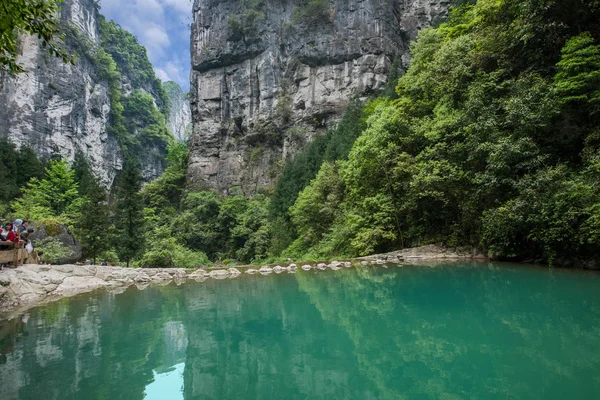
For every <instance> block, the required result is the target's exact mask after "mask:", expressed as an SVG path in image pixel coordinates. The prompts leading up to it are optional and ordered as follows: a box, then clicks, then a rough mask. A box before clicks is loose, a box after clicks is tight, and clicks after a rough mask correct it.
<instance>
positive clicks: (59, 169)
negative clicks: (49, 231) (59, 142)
mask: <svg viewBox="0 0 600 400" xmlns="http://www.w3.org/2000/svg"><path fill="white" fill-rule="evenodd" d="M22 193H23V195H22V197H21V198H19V199H17V200H16V201H15V202H13V209H14V211H15V213H16V214H17V215H20V216H21V217H22V218H27V219H30V220H34V221H40V220H43V219H47V218H58V219H59V220H60V221H61V222H63V223H65V224H68V223H70V222H72V220H73V217H74V214H76V213H77V210H78V207H79V206H80V205H81V198H79V193H78V183H77V182H76V181H75V172H74V171H73V170H72V169H71V168H70V167H69V165H68V164H67V162H66V161H65V160H51V161H50V163H49V164H48V167H47V168H46V170H45V177H44V178H43V179H41V180H39V179H37V178H32V179H31V180H30V181H29V182H28V183H27V186H26V187H25V188H24V189H23V190H22Z"/></svg>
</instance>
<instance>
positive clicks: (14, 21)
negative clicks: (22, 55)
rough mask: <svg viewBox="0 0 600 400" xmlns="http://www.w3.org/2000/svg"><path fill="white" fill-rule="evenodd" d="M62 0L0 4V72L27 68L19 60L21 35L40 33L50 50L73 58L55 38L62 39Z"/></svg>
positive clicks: (5, 1) (5, 0)
mask: <svg viewBox="0 0 600 400" xmlns="http://www.w3.org/2000/svg"><path fill="white" fill-rule="evenodd" d="M60 3H61V1H60V0H3V1H2V6H1V7H0V74H1V73H9V74H11V75H14V74H18V73H21V72H24V71H25V70H24V69H23V67H22V66H21V65H19V63H18V62H17V56H18V54H19V36H20V35H22V34H29V35H37V36H38V38H39V39H40V41H41V44H42V47H44V48H45V49H46V51H47V52H48V53H50V54H51V55H53V56H56V57H58V58H62V60H63V61H64V62H65V63H67V62H73V57H72V56H71V55H70V54H69V53H68V52H67V50H66V49H65V48H64V47H62V45H61V44H60V42H59V41H58V40H56V39H61V38H62V35H61V34H60V32H61V30H60V25H59V23H60V22H59V20H58V18H57V17H56V16H57V13H58V12H59V9H60Z"/></svg>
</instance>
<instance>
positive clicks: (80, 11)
mask: <svg viewBox="0 0 600 400" xmlns="http://www.w3.org/2000/svg"><path fill="white" fill-rule="evenodd" d="M98 16H99V12H98V9H97V8H96V6H95V5H94V1H93V0H64V1H63V3H62V11H61V24H62V25H63V26H68V25H71V26H74V27H76V28H78V30H79V31H80V33H81V35H82V36H83V37H87V39H89V41H90V42H91V44H92V46H94V45H96V46H97V45H98V44H99V42H100V31H99V23H98ZM67 48H68V49H69V50H70V51H71V52H72V53H74V54H77V51H76V49H75V48H71V47H69V45H67ZM18 62H19V63H21V64H22V65H23V66H24V68H25V69H26V70H27V71H28V72H26V73H23V74H20V75H18V76H17V77H15V78H11V77H6V76H5V77H0V81H1V82H0V136H5V137H8V138H9V139H10V140H12V141H13V142H14V143H16V144H17V146H19V147H20V146H24V145H28V146H30V147H32V148H33V149H34V150H35V151H36V152H37V153H38V155H39V156H41V157H46V158H47V157H50V156H52V155H56V154H58V155H60V156H62V157H66V158H67V159H69V160H73V159H74V157H75V154H76V153H77V152H78V151H80V152H82V153H83V154H84V155H86V156H87V158H88V160H89V162H90V165H91V167H92V169H93V170H94V172H95V173H96V175H97V176H98V177H99V178H100V179H101V180H102V182H103V184H104V185H105V186H106V187H110V186H111V185H112V183H113V181H114V178H115V176H116V174H117V173H118V171H119V170H120V169H121V168H122V165H123V155H122V152H121V150H120V148H119V145H118V143H117V141H116V140H115V138H114V137H111V136H110V135H108V134H107V125H108V123H109V115H110V110H111V105H110V98H109V94H108V88H109V84H108V82H106V81H105V80H103V79H101V78H100V77H99V76H98V71H97V68H96V67H95V65H94V63H93V60H91V59H89V58H88V57H85V56H81V55H78V56H77V60H76V63H75V64H74V65H71V64H64V63H63V62H62V60H60V59H57V58H54V57H52V56H49V55H48V54H47V53H46V52H45V51H44V50H43V49H42V48H41V46H40V43H39V40H38V39H37V37H31V36H23V37H22V38H21V55H20V56H19V57H18ZM126 78H127V77H125V78H124V79H126ZM125 89H126V88H124V91H125ZM144 153H145V156H144V157H142V158H143V159H142V160H141V161H142V169H143V174H144V178H145V179H146V180H151V179H153V178H156V177H158V176H160V174H162V171H163V170H164V168H165V161H164V154H160V152H156V151H154V149H148V151H146V152H144Z"/></svg>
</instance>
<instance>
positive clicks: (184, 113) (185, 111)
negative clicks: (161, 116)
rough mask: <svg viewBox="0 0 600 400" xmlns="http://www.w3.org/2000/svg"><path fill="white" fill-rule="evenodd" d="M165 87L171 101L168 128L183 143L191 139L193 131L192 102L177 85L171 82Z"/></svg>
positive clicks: (165, 84)
mask: <svg viewBox="0 0 600 400" xmlns="http://www.w3.org/2000/svg"><path fill="white" fill-rule="evenodd" d="M163 86H164V88H165V91H166V93H167V97H168V99H169V115H168V116H167V127H168V128H169V130H170V131H171V133H172V134H173V135H174V136H175V138H176V139H177V140H179V141H180V142H183V141H185V140H187V139H188V138H189V137H190V134H191V131H192V113H191V110H190V100H189V98H188V95H187V93H184V92H183V90H181V87H179V85H178V84H177V83H175V82H172V81H170V82H166V83H164V84H163Z"/></svg>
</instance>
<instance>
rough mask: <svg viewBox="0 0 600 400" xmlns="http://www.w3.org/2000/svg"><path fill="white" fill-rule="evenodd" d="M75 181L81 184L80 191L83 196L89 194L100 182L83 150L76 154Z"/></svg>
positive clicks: (74, 162) (74, 164)
mask: <svg viewBox="0 0 600 400" xmlns="http://www.w3.org/2000/svg"><path fill="white" fill-rule="evenodd" d="M73 171H74V176H75V181H76V182H77V183H78V184H79V187H78V192H79V195H80V196H81V197H85V196H87V195H88V194H89V193H90V192H91V191H93V190H95V186H96V185H99V184H100V183H99V182H98V181H97V179H96V177H95V176H94V174H93V173H92V171H91V169H90V165H89V163H88V161H87V159H86V158H85V156H84V155H83V153H82V152H77V153H76V154H75V160H74V161H73Z"/></svg>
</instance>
